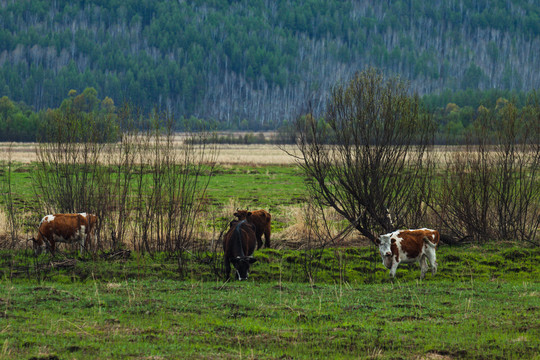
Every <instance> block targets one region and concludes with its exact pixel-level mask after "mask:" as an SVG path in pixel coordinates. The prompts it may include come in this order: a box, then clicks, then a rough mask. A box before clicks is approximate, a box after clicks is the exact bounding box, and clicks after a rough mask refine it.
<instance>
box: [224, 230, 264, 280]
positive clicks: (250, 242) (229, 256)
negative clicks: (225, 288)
mask: <svg viewBox="0 0 540 360" xmlns="http://www.w3.org/2000/svg"><path fill="white" fill-rule="evenodd" d="M256 245H257V241H256V237H255V226H254V225H253V224H250V223H248V222H247V221H245V220H242V221H237V220H235V221H231V227H230V229H229V231H228V232H227V233H226V234H225V237H224V238H223V252H224V256H225V278H226V279H229V276H230V273H231V263H232V264H233V265H234V268H235V270H236V278H237V279H238V280H247V278H248V273H249V266H250V265H251V264H253V263H254V262H255V261H257V260H256V259H255V258H254V257H253V256H252V255H253V251H255V246H256Z"/></svg>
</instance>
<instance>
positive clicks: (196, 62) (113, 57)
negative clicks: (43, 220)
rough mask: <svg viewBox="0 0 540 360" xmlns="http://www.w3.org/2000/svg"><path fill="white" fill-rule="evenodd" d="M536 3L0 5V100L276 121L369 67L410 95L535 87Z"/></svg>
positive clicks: (539, 28) (539, 80)
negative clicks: (99, 101) (72, 95)
mask: <svg viewBox="0 0 540 360" xmlns="http://www.w3.org/2000/svg"><path fill="white" fill-rule="evenodd" d="M539 54H540V1H538V0H506V1H503V0H444V1H442V0H441V1H432V0H404V1H378V0H368V1H326V0H299V1H285V0H259V1H254V0H244V1H232V0H230V1H219V0H213V1H211V0H209V1H203V0H193V1H189V0H185V1H184V0H178V1H168V0H122V1H120V0H110V1H98V0H96V1H62V0H55V1H44V0H31V1H11V0H0V97H1V96H8V97H9V98H11V99H13V100H15V101H23V102H25V103H27V104H29V105H32V106H33V107H34V108H35V110H40V109H44V108H48V107H57V106H59V104H60V102H61V101H62V99H64V98H65V97H66V96H67V94H68V91H69V90H70V89H76V90H78V91H82V90H83V89H84V88H86V87H94V88H95V89H96V90H97V91H98V93H99V94H100V96H101V97H105V96H108V97H110V98H112V99H113V100H114V101H115V103H117V104H119V103H121V102H123V101H129V102H131V103H132V104H135V105H137V106H140V107H141V108H142V109H144V110H148V109H151V108H153V107H158V108H159V109H168V110H171V111H172V112H173V113H174V114H175V115H177V116H185V117H189V116H195V117H199V118H206V119H215V120H217V121H219V122H224V123H226V124H231V123H232V124H237V123H239V122H240V121H242V120H244V119H246V120H248V121H249V122H250V128H252V129H264V128H275V127H276V126H278V125H279V124H280V122H281V121H282V120H283V119H286V118H288V117H290V116H294V115H296V113H297V112H298V111H299V108H301V107H302V105H305V104H306V102H307V101H308V100H311V103H312V105H313V106H314V107H315V108H316V109H317V108H319V109H320V106H321V104H322V103H323V99H324V98H325V96H326V91H327V90H328V89H329V88H330V87H331V86H332V85H333V84H335V82H336V81H338V80H340V79H346V78H348V77H349V76H350V75H351V74H352V73H354V72H355V71H358V70H362V69H364V68H365V67H367V66H375V67H379V68H381V69H383V70H384V71H385V72H386V73H388V74H400V75H401V76H402V77H403V78H405V79H408V80H410V82H411V86H412V88H413V89H414V90H415V91H417V92H418V93H419V94H421V95H423V94H428V93H438V92H440V91H442V90H444V89H451V90H461V89H491V88H500V89H512V90H524V91H528V90H531V89H535V88H539V84H540V72H539V71H538V70H539V69H540V56H539Z"/></svg>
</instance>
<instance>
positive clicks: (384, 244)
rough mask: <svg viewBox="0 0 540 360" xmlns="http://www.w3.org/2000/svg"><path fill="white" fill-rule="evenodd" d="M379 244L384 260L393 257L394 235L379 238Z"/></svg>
mask: <svg viewBox="0 0 540 360" xmlns="http://www.w3.org/2000/svg"><path fill="white" fill-rule="evenodd" d="M394 242H395V240H394ZM377 244H378V245H379V252H380V253H381V256H382V257H383V259H384V257H391V256H392V248H391V246H392V234H384V235H381V236H379V241H378V242H377Z"/></svg>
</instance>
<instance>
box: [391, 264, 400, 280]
mask: <svg viewBox="0 0 540 360" xmlns="http://www.w3.org/2000/svg"><path fill="white" fill-rule="evenodd" d="M398 265H399V262H397V261H395V260H394V261H393V262H392V267H391V268H390V277H391V278H392V279H393V278H394V277H395V276H396V271H397V267H398Z"/></svg>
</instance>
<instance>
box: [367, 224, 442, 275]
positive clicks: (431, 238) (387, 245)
mask: <svg viewBox="0 0 540 360" xmlns="http://www.w3.org/2000/svg"><path fill="white" fill-rule="evenodd" d="M439 237H440V236H439V232H438V231H437V230H431V229H426V228H423V229H416V230H397V231H394V232H392V233H388V234H384V235H381V236H380V237H379V240H378V241H377V244H378V245H379V252H380V253H381V258H382V262H383V265H384V266H385V267H386V268H388V269H390V276H391V277H392V278H393V277H394V276H395V275H396V270H397V267H398V266H399V264H401V263H405V264H407V263H414V262H418V263H420V269H421V270H420V271H421V273H420V279H423V278H424V277H425V276H426V272H427V270H428V264H427V261H426V260H429V263H430V265H431V273H432V274H433V275H435V273H436V272H437V258H436V255H435V250H436V248H437V244H438V243H439Z"/></svg>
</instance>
